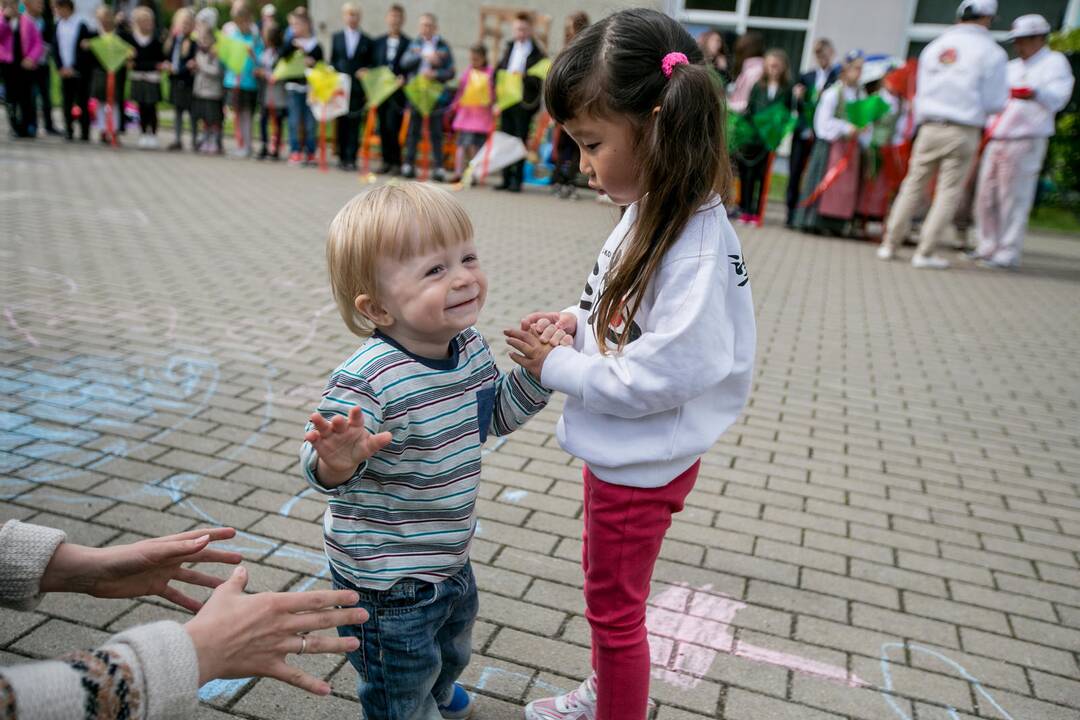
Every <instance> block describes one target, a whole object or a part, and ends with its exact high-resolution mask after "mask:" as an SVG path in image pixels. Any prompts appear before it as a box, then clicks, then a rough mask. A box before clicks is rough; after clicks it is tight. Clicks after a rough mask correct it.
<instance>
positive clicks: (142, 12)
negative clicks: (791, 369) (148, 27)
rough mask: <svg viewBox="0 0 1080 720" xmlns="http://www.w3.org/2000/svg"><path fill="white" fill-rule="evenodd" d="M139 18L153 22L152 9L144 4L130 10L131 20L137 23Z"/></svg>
mask: <svg viewBox="0 0 1080 720" xmlns="http://www.w3.org/2000/svg"><path fill="white" fill-rule="evenodd" d="M140 20H149V21H150V22H154V11H153V10H151V9H150V8H148V7H146V6H144V5H139V6H138V7H136V8H135V9H134V10H132V11H131V21H132V22H135V23H137V22H139V21H140Z"/></svg>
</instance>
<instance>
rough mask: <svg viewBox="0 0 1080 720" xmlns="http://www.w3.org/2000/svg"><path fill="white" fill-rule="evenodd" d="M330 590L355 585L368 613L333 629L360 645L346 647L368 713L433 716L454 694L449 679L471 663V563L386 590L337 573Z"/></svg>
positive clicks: (375, 717) (380, 719)
mask: <svg viewBox="0 0 1080 720" xmlns="http://www.w3.org/2000/svg"><path fill="white" fill-rule="evenodd" d="M334 589H335V590H343V589H344V590H355V591H356V592H358V593H359V594H360V602H358V603H357V604H356V606H355V607H362V608H364V609H365V610H367V611H368V613H369V614H370V615H371V618H370V619H369V620H368V621H367V622H366V623H364V624H362V625H343V626H341V627H339V628H338V635H341V636H342V637H356V638H358V639H359V640H360V647H359V648H357V649H356V650H354V651H353V652H351V653H348V657H349V662H350V663H352V666H353V667H354V668H356V672H357V673H359V675H360V681H359V684H358V685H357V695H358V696H359V697H360V705H361V706H362V707H363V717H365V718H367V719H368V720H388V719H391V718H392V719H393V720H397V719H398V718H401V719H402V720H412V719H413V718H417V719H419V718H437V717H439V712H438V709H437V706H438V705H441V704H446V703H447V702H449V701H450V699H451V698H452V697H453V692H454V681H456V680H457V679H458V678H459V677H460V676H461V673H462V672H463V671H464V670H465V667H466V666H467V665H468V664H469V656H470V654H471V653H472V628H473V623H474V622H475V620H476V611H477V607H478V601H477V597H476V578H474V577H473V572H472V565H471V564H470V563H468V562H466V563H465V565H464V566H463V567H462V568H461V570H459V571H458V573H457V574H456V575H453V576H452V577H449V578H447V579H446V580H443V581H442V582H441V583H438V584H432V583H429V582H424V581H422V580H416V579H413V578H404V579H402V580H399V581H398V582H397V583H395V584H394V586H393V587H391V588H390V589H389V590H364V589H361V588H355V587H352V586H350V585H346V584H345V583H343V582H341V581H340V579H339V578H338V577H336V576H335V577H334Z"/></svg>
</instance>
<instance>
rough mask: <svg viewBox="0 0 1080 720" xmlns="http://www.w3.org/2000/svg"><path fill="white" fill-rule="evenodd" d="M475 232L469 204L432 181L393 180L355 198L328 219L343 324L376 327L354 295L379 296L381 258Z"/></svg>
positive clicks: (330, 264)
mask: <svg viewBox="0 0 1080 720" xmlns="http://www.w3.org/2000/svg"><path fill="white" fill-rule="evenodd" d="M472 237H473V225H472V221H471V220H469V216H468V214H467V213H466V212H465V208H463V207H461V204H460V203H458V201H457V200H455V199H454V196H453V195H451V194H450V193H448V192H447V191H446V190H443V189H442V188H439V187H435V186H434V185H428V184H426V183H416V182H406V183H393V184H390V185H383V186H382V187H377V188H374V189H372V190H368V191H367V192H364V193H361V194H360V195H357V196H356V197H354V198H353V199H352V200H350V201H349V202H348V203H346V205H345V207H343V208H342V209H341V210H340V211H339V212H338V214H337V216H336V217H334V220H333V222H331V223H330V233H329V236H328V238H327V240H326V265H327V270H328V271H329V274H330V289H331V291H332V292H333V295H334V301H335V302H336V303H337V306H338V311H339V312H340V313H341V319H342V320H344V321H345V326H346V327H348V328H349V330H350V331H352V332H353V333H354V334H356V335H359V336H360V337H362V338H366V337H369V336H370V335H371V334H372V333H373V332H374V331H375V326H374V325H372V323H371V321H370V320H368V318H366V317H365V316H364V315H362V314H361V313H360V311H358V310H357V309H356V298H357V297H358V296H360V295H368V296H370V297H372V298H375V299H378V297H379V282H378V277H377V275H378V273H377V267H376V265H377V262H378V261H379V260H380V259H382V260H396V261H401V260H405V259H408V258H410V257H413V256H415V255H417V254H419V253H425V252H430V251H432V250H435V249H441V248H448V247H453V246H454V245H459V244H461V243H464V242H467V241H469V240H471V239H472Z"/></svg>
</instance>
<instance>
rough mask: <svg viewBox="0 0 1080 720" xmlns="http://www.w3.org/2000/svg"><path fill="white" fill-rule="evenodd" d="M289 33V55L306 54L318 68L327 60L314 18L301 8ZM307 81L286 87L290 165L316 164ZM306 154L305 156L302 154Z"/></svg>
mask: <svg viewBox="0 0 1080 720" xmlns="http://www.w3.org/2000/svg"><path fill="white" fill-rule="evenodd" d="M289 29H290V30H291V31H292V41H291V43H290V46H291V49H290V51H289V52H288V53H286V55H287V56H288V55H292V54H293V53H303V55H304V64H305V65H307V66H308V67H315V63H317V62H319V61H320V60H322V59H323V51H322V46H321V45H319V39H318V38H316V37H314V36H313V35H312V32H311V18H310V17H309V16H308V13H307V8H306V7H304V6H302V5H301V6H300V7H298V8H296V9H295V10H293V11H292V12H291V13H289ZM307 90H308V87H307V80H306V79H305V78H303V77H299V78H292V79H290V80H288V81H287V82H286V83H285V93H286V95H287V96H288V103H289V164H290V165H300V164H301V163H303V164H304V165H314V164H315V116H314V115H312V114H311V108H310V107H308V104H307ZM301 150H303V153H304V154H303V156H301V154H300V152H301Z"/></svg>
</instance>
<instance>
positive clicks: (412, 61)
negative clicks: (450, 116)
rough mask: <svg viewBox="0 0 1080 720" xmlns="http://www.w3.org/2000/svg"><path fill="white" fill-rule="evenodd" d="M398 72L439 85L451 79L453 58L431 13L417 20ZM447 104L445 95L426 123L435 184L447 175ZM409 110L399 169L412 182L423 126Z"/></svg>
mask: <svg viewBox="0 0 1080 720" xmlns="http://www.w3.org/2000/svg"><path fill="white" fill-rule="evenodd" d="M401 70H402V72H404V73H405V75H406V77H408V78H409V79H411V78H413V77H415V76H416V75H423V76H424V77H426V78H428V79H430V80H434V81H436V82H440V83H447V82H450V81H451V80H453V79H454V54H453V52H451V50H450V46H449V45H447V44H446V41H445V40H443V38H442V36H441V35H439V21H438V19H437V18H436V17H435V15H434V14H433V13H424V14H423V15H421V16H420V25H419V28H418V32H417V37H415V38H414V39H413V41H412V42H410V43H409V49H408V50H406V51H405V55H404V57H402V58H401ZM449 104H450V93H449V92H446V91H444V92H443V94H442V95H441V96H440V97H439V100H438V102H437V103H436V105H435V109H434V110H433V111H432V112H431V117H430V118H429V120H428V131H429V132H430V134H431V137H430V140H431V160H432V167H434V170H433V171H432V173H431V178H432V180H435V181H437V182H442V181H444V180H446V171H445V170H443V127H442V124H443V123H442V121H443V115H445V114H446V108H447V107H448V106H449ZM409 107H410V109H409V134H408V137H407V138H406V140H405V164H404V165H402V166H401V174H402V175H403V176H404V177H406V178H414V177H416V154H417V152H418V150H419V147H420V138H421V136H422V134H423V126H424V122H423V116H422V115H421V114H420V110H419V108H416V107H414V106H413V105H412V103H409Z"/></svg>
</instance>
